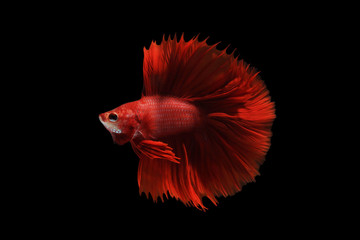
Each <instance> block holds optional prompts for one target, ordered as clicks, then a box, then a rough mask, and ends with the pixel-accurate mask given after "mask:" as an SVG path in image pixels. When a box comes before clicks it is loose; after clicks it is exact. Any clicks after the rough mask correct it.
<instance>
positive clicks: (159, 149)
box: [135, 140, 180, 163]
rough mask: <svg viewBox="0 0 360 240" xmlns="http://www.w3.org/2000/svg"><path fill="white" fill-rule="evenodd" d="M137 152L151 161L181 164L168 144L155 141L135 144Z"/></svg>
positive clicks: (143, 141)
mask: <svg viewBox="0 0 360 240" xmlns="http://www.w3.org/2000/svg"><path fill="white" fill-rule="evenodd" d="M135 147H136V149H137V151H138V152H139V153H140V154H142V155H144V156H145V157H147V158H149V159H154V160H167V161H170V162H174V163H180V162H179V160H180V158H178V157H176V156H175V154H174V152H173V151H172V150H173V149H172V148H171V147H169V146H168V145H167V144H166V143H163V142H160V141H153V140H142V141H140V142H139V143H138V144H135Z"/></svg>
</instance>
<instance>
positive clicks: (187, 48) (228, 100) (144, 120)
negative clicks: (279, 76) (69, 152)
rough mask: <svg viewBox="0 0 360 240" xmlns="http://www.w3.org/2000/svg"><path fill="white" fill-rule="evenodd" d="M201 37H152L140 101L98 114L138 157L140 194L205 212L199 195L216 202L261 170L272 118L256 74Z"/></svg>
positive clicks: (266, 94)
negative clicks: (159, 39) (128, 143)
mask: <svg viewBox="0 0 360 240" xmlns="http://www.w3.org/2000/svg"><path fill="white" fill-rule="evenodd" d="M206 40H207V39H205V40H204V41H199V40H198V37H195V38H192V39H191V40H189V41H187V42H186V41H185V40H184V36H183V35H182V36H181V38H180V39H179V40H178V39H177V38H176V36H175V37H174V38H173V39H171V38H170V37H169V38H168V39H167V40H165V36H164V37H163V40H162V42H161V44H160V45H157V44H156V42H155V41H154V42H152V43H151V45H150V48H149V49H148V50H147V49H146V48H144V64H143V78H144V88H143V92H142V97H141V99H140V100H138V101H135V102H130V103H126V104H124V105H121V106H120V107H117V108H115V109H114V110H111V111H109V112H105V113H102V114H100V116H99V117H100V121H101V123H102V124H103V125H104V126H105V128H106V129H107V130H108V131H109V132H110V133H111V135H112V137H113V140H114V142H115V143H117V144H119V145H122V144H125V143H127V142H129V141H130V143H131V146H132V148H133V149H134V151H135V153H136V154H137V155H138V157H139V158H140V161H139V167H138V175H137V181H138V185H139V191H140V193H142V192H145V194H146V196H148V197H149V195H151V196H152V198H153V199H154V201H156V200H157V199H158V198H160V199H161V200H163V198H164V197H165V198H167V197H174V198H176V199H178V200H180V201H182V202H183V203H184V204H185V205H187V206H194V207H196V208H198V209H200V210H204V211H205V210H206V209H207V208H206V207H205V206H204V204H203V201H202V198H203V197H207V198H208V199H210V201H211V202H213V203H214V204H215V205H217V203H218V201H217V199H216V197H219V196H230V195H233V194H235V193H236V192H239V191H240V190H241V188H242V186H244V185H245V184H247V183H249V182H252V181H254V180H255V177H256V176H257V175H259V167H260V166H261V164H262V163H263V162H264V160H265V155H266V153H267V151H268V149H269V147H270V137H271V135H272V133H271V127H272V123H273V121H274V119H275V107H274V103H273V102H271V100H270V96H269V91H268V90H267V88H266V86H265V84H264V82H263V81H262V80H261V79H260V77H259V75H258V72H257V71H256V70H255V69H254V68H252V67H250V66H249V65H248V64H246V63H245V62H244V61H243V60H238V57H236V58H235V57H234V52H233V53H231V54H227V53H226V49H225V50H222V51H221V50H217V49H216V46H217V44H215V45H211V46H210V45H208V44H207V43H206Z"/></svg>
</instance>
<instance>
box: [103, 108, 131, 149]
mask: <svg viewBox="0 0 360 240" xmlns="http://www.w3.org/2000/svg"><path fill="white" fill-rule="evenodd" d="M99 119H100V122H101V123H102V124H103V125H104V127H105V128H106V129H107V130H108V131H109V132H110V134H111V136H112V138H113V141H114V143H116V144H119V145H123V144H125V143H127V142H129V141H130V140H131V139H132V138H133V136H134V134H135V130H136V126H137V125H138V123H137V121H136V120H135V114H134V111H132V110H131V109H128V108H126V107H123V106H120V107H118V108H115V109H113V110H111V111H108V112H105V113H102V114H100V115H99Z"/></svg>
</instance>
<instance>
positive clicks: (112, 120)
mask: <svg viewBox="0 0 360 240" xmlns="http://www.w3.org/2000/svg"><path fill="white" fill-rule="evenodd" d="M117 119H118V116H117V114H116V113H110V114H109V120H110V121H111V122H116V120H117Z"/></svg>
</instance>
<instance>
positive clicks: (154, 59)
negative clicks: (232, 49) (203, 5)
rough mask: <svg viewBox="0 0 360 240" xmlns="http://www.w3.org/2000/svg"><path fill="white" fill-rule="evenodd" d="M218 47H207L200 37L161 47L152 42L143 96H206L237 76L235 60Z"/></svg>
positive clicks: (164, 43)
mask: <svg viewBox="0 0 360 240" xmlns="http://www.w3.org/2000/svg"><path fill="white" fill-rule="evenodd" d="M216 46H217V44H214V45H211V46H210V45H208V44H207V43H206V39H205V40H203V41H199V40H198V37H194V38H192V39H190V40H189V41H188V42H185V40H184V38H183V36H181V37H180V40H179V42H178V41H177V39H176V36H174V38H173V39H171V38H169V39H167V40H163V41H162V42H161V44H160V45H158V44H156V43H155V42H152V43H151V45H150V47H149V49H148V50H147V49H144V64H143V74H144V89H143V96H153V95H163V96H175V97H181V98H188V97H199V96H206V95H208V94H211V93H213V92H214V91H216V90H218V89H219V88H222V87H224V86H225V85H226V84H227V83H228V81H230V80H232V79H233V78H235V77H236V75H237V72H238V69H237V66H234V67H231V68H229V66H231V65H233V64H232V62H236V60H235V59H234V58H233V56H232V57H229V56H230V55H228V54H226V49H227V48H226V49H225V50H222V51H220V50H217V49H216Z"/></svg>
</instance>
